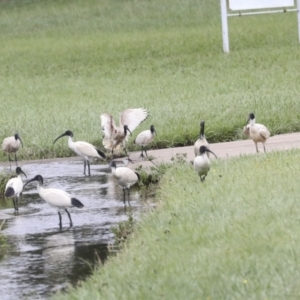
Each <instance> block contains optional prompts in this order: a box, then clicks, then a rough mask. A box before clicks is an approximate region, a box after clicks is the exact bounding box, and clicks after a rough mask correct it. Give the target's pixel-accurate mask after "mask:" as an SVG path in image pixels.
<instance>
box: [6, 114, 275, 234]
mask: <svg viewBox="0 0 300 300" xmlns="http://www.w3.org/2000/svg"><path fill="white" fill-rule="evenodd" d="M148 115H149V112H148V111H147V110H146V109H143V108H135V109H126V110H125V111H123V112H122V113H120V118H119V126H116V124H115V122H114V120H113V117H112V115H110V114H107V113H104V114H101V116H100V120H101V130H102V132H103V136H104V137H103V142H102V143H103V146H104V148H105V149H106V150H107V151H109V152H111V156H112V160H111V162H110V164H109V167H110V168H111V172H112V175H113V177H114V178H115V180H116V181H117V183H118V185H119V186H120V187H121V188H122V190H123V201H124V205H125V206H126V191H127V202H128V204H129V205H130V202H129V201H130V188H131V186H133V185H134V184H136V183H137V182H138V181H139V179H140V176H139V174H138V173H136V172H134V171H133V170H131V169H130V168H128V167H125V166H121V167H118V166H117V165H116V163H115V161H114V155H115V154H116V153H119V154H120V152H121V150H122V149H123V150H124V151H125V153H126V155H127V150H126V142H127V141H128V133H129V134H130V135H132V131H134V129H135V128H136V127H137V126H138V125H139V124H140V123H141V122H143V121H144V120H145V119H146V118H147V117H148ZM204 128H205V122H204V121H201V122H200V135H199V138H198V139H197V141H196V142H195V144H194V152H195V159H194V162H193V165H194V169H195V171H196V173H197V174H198V176H199V177H200V180H201V182H203V181H204V180H205V178H206V176H207V174H208V172H209V170H210V159H209V153H212V154H213V155H214V156H215V157H217V156H216V154H215V153H214V152H213V151H211V150H210V149H209V143H208V142H207V140H206V138H205V134H204ZM243 132H244V134H245V135H247V136H248V137H250V138H251V139H252V140H253V142H254V143H255V147H256V151H257V152H258V147H257V143H262V144H263V147H264V151H265V152H266V148H265V143H266V141H267V139H268V138H269V137H270V132H269V131H268V129H267V128H266V127H265V126H264V125H262V124H257V123H256V122H255V115H254V114H253V113H250V114H249V118H248V120H247V125H246V126H245V127H244V128H243ZM155 135H156V131H155V128H154V125H151V126H150V129H149V130H145V131H142V132H141V133H139V134H138V135H137V137H136V139H135V141H134V143H135V144H136V145H139V146H141V155H140V158H142V159H144V158H145V156H146V157H147V151H146V149H145V147H147V146H148V145H149V144H150V143H151V142H152V141H153V140H154V137H155ZM64 136H67V137H68V147H69V148H70V149H71V150H72V151H74V152H75V153H76V154H77V155H79V156H81V157H82V158H83V161H84V172H83V173H84V175H88V176H90V175H91V170H90V160H93V159H102V160H106V155H105V153H104V152H102V151H100V150H99V149H97V148H96V147H95V146H93V145H92V144H90V143H87V142H83V141H77V142H74V141H73V132H72V131H70V130H67V131H66V132H64V133H63V134H61V135H60V136H58V137H57V138H56V139H55V140H54V142H53V144H54V143H55V142H56V141H57V140H58V139H60V138H62V137H64ZM21 145H22V146H23V142H22V140H21V138H20V136H19V134H17V133H16V134H15V135H14V136H11V137H8V138H5V139H4V140H3V143H2V150H3V151H4V152H6V153H7V154H8V160H9V162H10V169H11V161H12V160H11V158H10V154H12V153H14V154H15V163H16V165H17V154H16V153H17V151H18V149H19V148H20V146H21ZM144 153H145V155H144ZM128 159H129V157H128ZM86 167H87V168H88V170H87V173H88V174H86ZM22 174H23V175H24V176H25V177H26V178H27V176H26V174H25V172H24V171H23V170H22V169H21V168H20V167H18V165H17V168H16V175H17V177H15V178H11V179H10V180H9V181H8V182H7V184H6V187H5V192H4V195H5V197H8V198H12V199H13V203H14V209H15V214H18V210H19V208H18V201H19V198H20V197H21V196H22V191H23V188H24V187H25V186H26V185H27V184H29V183H31V182H33V181H36V182H37V191H38V193H39V195H40V197H41V198H42V199H44V200H45V201H46V202H47V203H48V204H49V205H51V206H52V207H54V208H56V209H57V212H58V215H59V226H60V228H62V217H61V211H62V210H65V212H66V213H67V215H68V217H69V221H70V227H72V226H73V222H72V218H71V215H70V213H69V211H68V208H70V207H77V208H82V207H84V205H83V204H82V203H81V202H80V200H78V199H76V198H74V197H72V196H71V195H70V194H69V193H67V192H65V191H63V190H60V189H55V188H44V187H43V184H44V179H43V177H42V175H36V176H35V177H33V178H31V179H29V180H28V181H27V182H26V183H25V184H23V181H22V177H21V176H22Z"/></svg>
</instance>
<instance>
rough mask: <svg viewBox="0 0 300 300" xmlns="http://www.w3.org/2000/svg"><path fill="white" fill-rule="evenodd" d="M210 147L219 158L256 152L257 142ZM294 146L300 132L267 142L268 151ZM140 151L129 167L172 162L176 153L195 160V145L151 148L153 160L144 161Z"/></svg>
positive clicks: (217, 144)
mask: <svg viewBox="0 0 300 300" xmlns="http://www.w3.org/2000/svg"><path fill="white" fill-rule="evenodd" d="M209 148H210V150H212V151H213V152H214V153H215V154H216V155H217V156H218V158H227V157H234V156H239V155H247V154H256V149H255V144H254V142H253V141H252V140H250V139H248V140H242V141H234V142H226V143H215V144H210V147H209ZM292 148H300V132H296V133H288V134H280V135H275V136H273V137H271V138H269V139H268V141H267V143H266V150H267V152H270V151H282V150H287V149H292ZM258 149H259V151H260V152H261V153H263V151H264V150H263V146H262V144H261V143H259V144H258ZM140 153H141V152H131V153H130V158H131V159H132V160H134V163H133V164H129V165H128V167H130V168H132V169H135V168H136V167H138V166H143V167H150V166H153V165H157V164H160V163H162V162H165V163H167V162H171V159H172V157H176V154H186V157H187V160H188V161H193V160H194V158H195V154H194V146H187V147H178V148H166V149H159V150H149V151H147V153H148V155H149V156H152V157H154V159H153V160H151V162H150V161H142V160H141V158H139V156H140ZM210 157H211V158H212V159H213V158H214V156H213V155H211V156H210Z"/></svg>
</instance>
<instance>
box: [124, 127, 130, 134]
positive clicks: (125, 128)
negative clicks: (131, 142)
mask: <svg viewBox="0 0 300 300" xmlns="http://www.w3.org/2000/svg"><path fill="white" fill-rule="evenodd" d="M127 131H129V132H130V135H132V133H131V131H130V129H129V127H128V125H124V134H125V135H126V134H127Z"/></svg>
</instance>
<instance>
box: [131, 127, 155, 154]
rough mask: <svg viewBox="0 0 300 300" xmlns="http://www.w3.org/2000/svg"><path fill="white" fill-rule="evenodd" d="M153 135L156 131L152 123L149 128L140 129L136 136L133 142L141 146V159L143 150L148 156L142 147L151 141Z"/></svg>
mask: <svg viewBox="0 0 300 300" xmlns="http://www.w3.org/2000/svg"><path fill="white" fill-rule="evenodd" d="M155 135H156V131H155V128H154V125H151V126H150V129H149V130H144V131H142V132H141V133H140V134H138V136H137V137H136V139H135V141H134V143H135V144H137V145H139V146H142V153H141V155H140V157H141V158H142V159H143V158H144V154H143V152H145V154H146V156H148V155H147V151H146V149H144V147H145V146H147V145H149V144H150V143H151V142H152V141H153V139H154V136H155Z"/></svg>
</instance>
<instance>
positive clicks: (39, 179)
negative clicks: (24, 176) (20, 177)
mask: <svg viewBox="0 0 300 300" xmlns="http://www.w3.org/2000/svg"><path fill="white" fill-rule="evenodd" d="M32 181H38V183H39V184H40V185H43V183H44V179H43V176H42V175H36V176H34V177H33V178H31V179H29V180H28V181H27V182H26V183H25V184H24V187H25V186H26V185H27V184H28V183H30V182H32Z"/></svg>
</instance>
